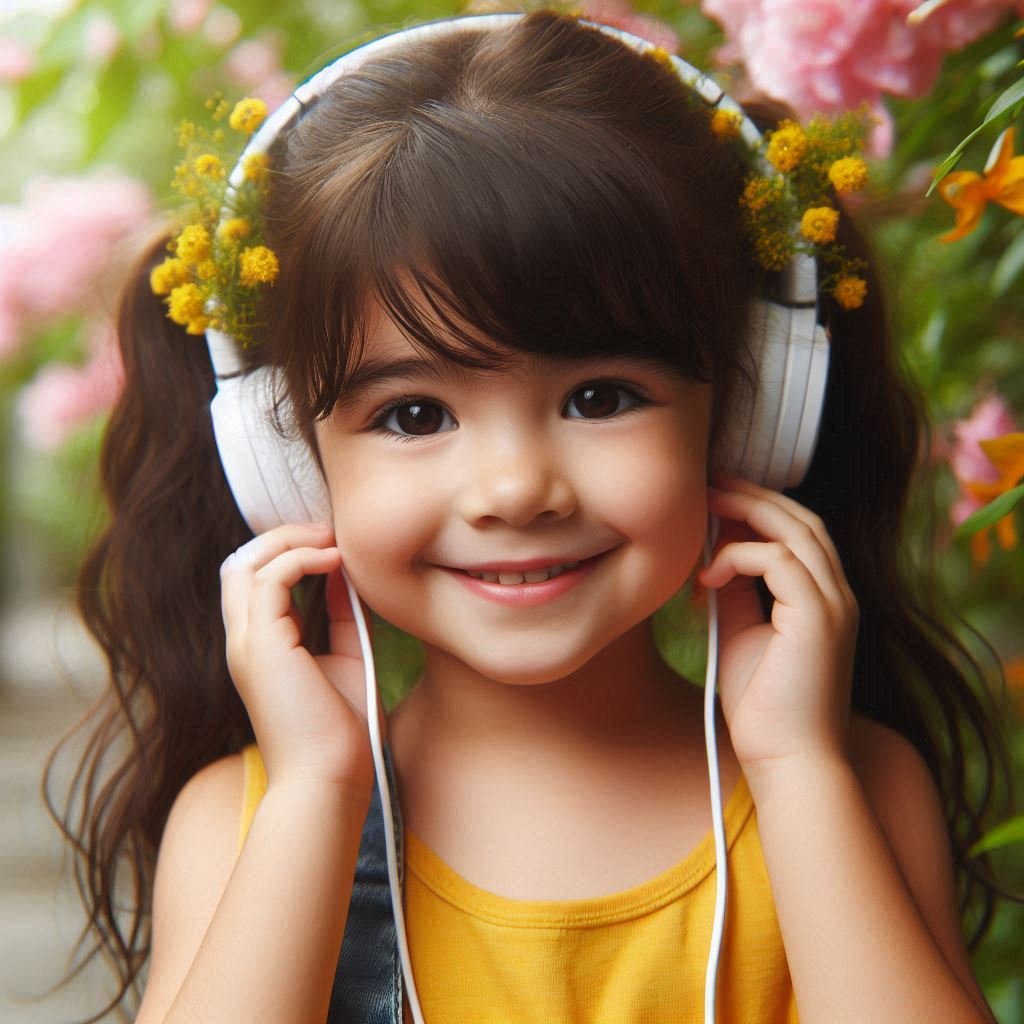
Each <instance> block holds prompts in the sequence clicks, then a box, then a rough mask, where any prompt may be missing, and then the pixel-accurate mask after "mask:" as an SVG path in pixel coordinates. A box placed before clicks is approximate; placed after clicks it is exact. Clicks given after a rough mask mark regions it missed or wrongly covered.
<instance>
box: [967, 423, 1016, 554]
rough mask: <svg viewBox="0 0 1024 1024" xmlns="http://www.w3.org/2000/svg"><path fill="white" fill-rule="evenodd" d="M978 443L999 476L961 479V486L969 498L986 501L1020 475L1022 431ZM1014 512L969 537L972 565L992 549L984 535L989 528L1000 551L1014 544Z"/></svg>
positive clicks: (1014, 481) (1004, 489)
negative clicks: (993, 533)
mask: <svg viewBox="0 0 1024 1024" xmlns="http://www.w3.org/2000/svg"><path fill="white" fill-rule="evenodd" d="M978 444H980V445H981V450H982V451H983V452H984V453H985V455H986V457H987V458H988V461H989V462H991V463H992V465H993V466H995V468H996V472H997V473H998V474H999V476H998V478H997V479H995V480H992V481H982V480H968V481H965V482H964V484H963V488H964V490H965V491H967V493H968V494H970V495H971V496H972V497H974V498H977V499H978V500H979V501H983V502H986V503H988V502H990V501H994V500H995V499H996V498H998V497H999V495H1000V494H1005V493H1006V492H1007V491H1009V490H1012V489H1013V488H1014V487H1016V486H1017V484H1018V483H1020V480H1021V477H1024V434H1004V435H1003V436H1002V437H995V438H992V439H991V440H989V441H979V442H978ZM1015 511H1016V510H1014V511H1011V512H1010V513H1009V514H1008V515H1005V516H1003V518H1002V519H1000V520H999V521H998V522H996V523H995V525H994V526H992V527H987V528H986V529H984V530H979V531H978V532H977V533H976V534H974V535H973V536H972V537H971V557H972V558H973V559H974V563H975V564H976V565H984V564H985V562H987V561H988V559H989V555H990V554H991V552H992V544H991V541H990V540H989V536H988V533H989V530H990V529H994V530H995V531H996V538H997V539H998V541H999V546H1000V547H1001V548H1002V549H1003V550H1004V551H1010V550H1012V549H1013V548H1015V547H1016V546H1017V528H1016V526H1015V524H1014V521H1013V517H1014V512H1015Z"/></svg>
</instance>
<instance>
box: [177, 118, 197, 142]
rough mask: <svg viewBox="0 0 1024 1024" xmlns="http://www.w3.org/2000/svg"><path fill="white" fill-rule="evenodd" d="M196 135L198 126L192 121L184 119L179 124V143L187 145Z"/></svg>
mask: <svg viewBox="0 0 1024 1024" xmlns="http://www.w3.org/2000/svg"><path fill="white" fill-rule="evenodd" d="M195 137H196V126H195V125H194V124H193V123H192V122H191V121H182V122H181V124H179V125H178V145H179V146H182V147H184V146H187V145H188V144H189V143H190V142H191V141H192V140H193V139H194V138H195Z"/></svg>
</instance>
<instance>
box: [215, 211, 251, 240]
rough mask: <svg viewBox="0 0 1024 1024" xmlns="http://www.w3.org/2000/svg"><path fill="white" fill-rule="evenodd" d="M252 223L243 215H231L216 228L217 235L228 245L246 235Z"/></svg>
mask: <svg viewBox="0 0 1024 1024" xmlns="http://www.w3.org/2000/svg"><path fill="white" fill-rule="evenodd" d="M251 231H252V225H251V224H250V223H249V222H248V221H247V220H246V219H245V218H244V217H232V218H231V219H230V220H226V221H223V222H222V223H221V225H220V227H218V228H217V237H218V238H219V239H220V240H221V241H222V242H226V243H227V244H228V245H230V244H232V243H233V242H238V241H240V240H241V239H243V238H246V237H248V235H249V233H250V232H251Z"/></svg>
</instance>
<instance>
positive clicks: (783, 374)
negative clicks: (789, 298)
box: [711, 299, 829, 491]
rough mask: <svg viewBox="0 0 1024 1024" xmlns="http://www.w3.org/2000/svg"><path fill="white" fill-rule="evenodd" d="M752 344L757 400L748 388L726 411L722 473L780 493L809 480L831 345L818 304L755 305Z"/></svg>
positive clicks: (719, 455) (719, 461) (718, 455)
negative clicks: (791, 305)
mask: <svg viewBox="0 0 1024 1024" xmlns="http://www.w3.org/2000/svg"><path fill="white" fill-rule="evenodd" d="M747 341H748V345H749V349H750V353H751V357H752V359H753V362H754V367H755V373H756V389H755V391H754V394H753V396H751V395H750V393H749V392H748V391H747V390H746V389H745V388H743V387H740V388H738V389H737V391H736V392H735V393H734V395H733V396H732V399H731V401H730V404H729V406H728V408H726V409H725V410H724V413H725V415H724V420H723V425H722V433H721V436H720V437H719V439H718V441H717V443H716V445H715V449H714V451H713V453H712V457H711V463H712V465H713V466H714V468H715V469H717V470H720V471H722V472H724V473H727V474H730V475H732V476H738V477H742V478H743V479H745V480H751V481H753V482H754V483H758V484H761V485H762V486H764V487H769V488H771V489H772V490H776V491H781V490H784V489H785V488H787V487H795V486H796V485H797V484H799V483H800V481H801V480H803V478H804V475H805V474H806V472H807V467H808V466H809V465H810V463H811V458H812V456H813V455H814V448H815V445H816V443H817V439H818V428H819V426H820V423H821V414H822V410H823V408H824V404H825V384H826V382H827V379H828V363H829V340H828V334H827V333H826V331H825V329H824V328H823V327H822V326H821V325H820V324H818V323H817V314H816V311H815V309H814V308H813V307H788V306H780V305H777V304H776V303H773V302H766V301H765V300H763V299H755V300H754V301H753V302H752V304H751V311H750V320H749V323H748V328H747Z"/></svg>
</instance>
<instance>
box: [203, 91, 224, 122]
mask: <svg viewBox="0 0 1024 1024" xmlns="http://www.w3.org/2000/svg"><path fill="white" fill-rule="evenodd" d="M204 106H205V107H206V109H207V110H209V111H210V117H212V118H213V119H214V121H223V120H224V118H225V117H226V116H227V112H228V111H229V110H230V109H231V104H230V103H228V101H227V100H226V99H224V97H223V96H221V95H220V93H218V94H217V95H216V96H212V97H211V98H210V99H208V100H207V101H206V103H205V104H204Z"/></svg>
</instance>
